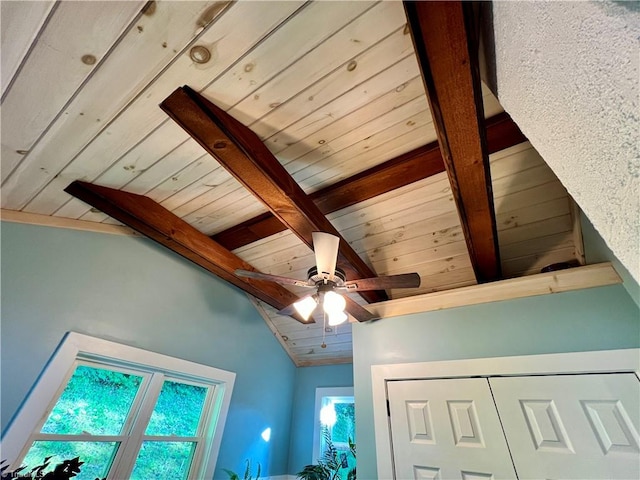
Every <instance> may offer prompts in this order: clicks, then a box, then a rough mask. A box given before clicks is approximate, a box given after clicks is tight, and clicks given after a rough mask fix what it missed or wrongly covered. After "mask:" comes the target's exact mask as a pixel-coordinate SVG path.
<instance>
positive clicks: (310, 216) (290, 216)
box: [160, 86, 387, 302]
mask: <svg viewBox="0 0 640 480" xmlns="http://www.w3.org/2000/svg"><path fill="white" fill-rule="evenodd" d="M160 107H161V108H162V109H163V110H164V111H165V112H166V113H167V114H168V115H169V116H170V117H171V118H172V119H173V120H175V121H176V123H178V125H180V126H181V127H182V128H184V129H185V130H186V131H187V133H189V135H191V137H193V139H194V140H196V141H197V142H198V143H199V144H200V145H202V147H203V148H204V149H205V150H206V151H207V152H209V153H210V154H211V155H212V156H213V157H214V158H216V159H217V160H218V161H219V162H220V164H221V165H222V166H223V167H224V168H226V169H227V170H228V171H229V173H231V174H232V175H233V176H234V177H235V178H236V179H237V180H238V181H239V182H240V183H241V184H242V185H244V186H245V187H246V188H247V189H248V190H249V191H250V192H251V193H252V194H253V195H254V196H255V197H256V198H257V199H258V200H260V201H261V202H262V203H263V204H264V205H265V206H266V207H267V208H268V209H269V210H270V211H271V213H273V215H274V216H276V217H277V218H278V219H279V220H280V221H281V222H282V223H283V224H284V225H285V226H286V227H287V228H288V229H290V230H291V231H292V232H293V233H294V234H296V236H298V238H300V240H302V241H303V242H304V243H306V244H307V245H308V246H309V247H310V248H313V240H312V236H311V234H312V233H313V232H316V231H321V232H326V233H330V234H332V235H335V236H337V237H339V238H340V250H339V253H338V264H339V266H340V267H341V268H342V269H343V270H345V272H346V273H347V278H348V279H349V280H352V279H354V280H355V279H358V278H368V277H375V276H376V274H375V272H374V271H373V270H371V268H369V266H368V265H367V264H366V263H365V262H364V261H363V260H362V259H361V258H360V257H359V256H358V254H357V253H356V252H355V250H353V248H351V246H350V245H349V244H348V243H347V242H346V241H345V240H344V239H343V238H342V237H341V236H340V234H339V233H338V231H337V230H336V229H335V227H334V226H333V225H332V224H331V222H329V220H327V218H326V217H325V216H324V214H323V213H322V212H321V211H320V209H318V207H316V205H315V204H314V203H313V201H312V200H311V199H310V198H309V197H308V196H307V195H306V194H305V193H304V191H303V190H302V188H300V186H299V185H298V184H297V183H296V182H295V180H294V179H293V178H292V177H291V175H289V173H288V172H287V170H286V169H285V168H284V167H283V166H282V165H281V164H280V162H279V161H278V160H277V159H276V158H275V157H274V156H273V154H272V153H271V152H270V151H269V149H267V147H266V146H265V145H264V144H263V143H262V141H261V140H260V139H259V138H258V136H257V135H256V134H255V133H253V132H252V131H251V130H250V129H249V128H248V127H246V126H245V125H243V124H242V123H240V122H238V121H237V120H236V119H235V118H233V117H231V116H230V115H229V114H227V113H226V112H225V111H223V110H221V109H220V108H218V107H217V106H215V105H214V104H212V103H211V102H209V101H208V100H207V99H206V98H204V97H203V96H202V95H200V94H199V93H197V92H196V91H194V90H192V89H191V88H189V87H187V86H185V87H182V88H178V89H177V90H176V91H174V92H173V93H172V94H171V95H169V97H167V98H166V99H165V100H164V101H163V102H162V104H161V105H160ZM361 295H362V296H363V297H364V298H365V299H366V300H367V301H369V302H378V301H382V300H386V299H387V296H386V294H385V292H384V291H370V292H361Z"/></svg>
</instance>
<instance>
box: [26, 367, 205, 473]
mask: <svg viewBox="0 0 640 480" xmlns="http://www.w3.org/2000/svg"><path fill="white" fill-rule="evenodd" d="M143 379H144V378H143V376H141V375H140V376H139V375H135V374H130V373H123V372H118V371H113V370H108V369H105V368H96V367H92V366H86V365H78V367H77V368H76V370H75V371H74V373H73V375H72V376H71V378H70V380H69V382H68V383H67V386H66V388H65V390H64V391H63V392H62V394H61V395H60V397H59V399H58V401H57V402H56V404H55V406H54V408H53V409H52V411H51V413H50V414H49V416H48V418H47V420H46V421H45V423H44V425H43V427H42V429H41V433H42V434H46V439H40V440H36V441H35V442H34V443H33V444H32V446H31V448H30V449H29V451H28V453H27V455H26V456H25V458H24V459H23V461H22V465H27V466H33V465H39V464H40V463H41V462H42V459H43V458H46V457H52V459H51V461H50V462H49V465H47V467H46V468H44V469H42V472H43V473H46V472H48V471H51V470H52V469H53V468H54V466H55V464H56V463H59V462H62V461H63V460H64V459H68V458H76V457H79V458H80V460H81V461H82V462H83V463H84V465H83V467H82V469H81V471H79V472H77V477H75V478H76V479H78V480H94V479H96V478H103V477H106V476H107V474H108V472H109V470H110V469H111V466H112V463H113V460H114V458H115V457H116V454H117V451H118V448H119V447H120V442H118V441H112V440H111V439H107V438H104V436H121V435H128V434H129V432H128V431H124V429H125V426H126V425H129V424H128V423H127V422H128V419H129V418H130V417H131V414H132V413H134V412H132V407H133V405H134V401H135V399H136V396H137V395H138V391H139V389H140V388H141V386H142V385H143ZM207 393H208V388H207V387H204V386H198V385H190V384H186V383H181V382H179V381H173V380H165V381H164V382H163V385H162V389H161V391H160V394H159V396H158V398H157V401H156V404H155V406H154V409H153V413H152V415H151V418H150V420H149V423H148V424H147V426H146V429H145V435H148V436H155V437H166V441H165V440H164V439H157V438H156V439H150V440H148V441H147V440H145V441H143V443H142V446H141V448H140V451H139V452H138V457H137V459H136V463H135V466H134V469H133V472H132V473H131V476H130V479H131V480H134V479H139V480H147V479H151V478H172V479H180V478H187V476H188V473H189V470H190V467H191V462H192V459H193V454H194V451H195V445H196V443H195V442H193V441H186V439H185V440H183V441H176V437H187V438H188V437H195V436H197V434H198V427H199V424H200V418H201V415H202V411H203V407H204V404H205V401H206V398H207ZM129 422H130V420H129ZM129 429H130V426H129V427H128V428H127V430H129ZM65 435H84V436H90V437H85V438H88V439H87V440H86V441H78V440H73V441H71V440H67V439H66V438H65ZM101 436H103V438H104V439H101Z"/></svg>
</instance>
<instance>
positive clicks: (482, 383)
mask: <svg viewBox="0 0 640 480" xmlns="http://www.w3.org/2000/svg"><path fill="white" fill-rule="evenodd" d="M387 386H388V398H389V411H390V415H391V419H390V423H391V437H392V444H393V458H394V464H395V478H396V479H398V480H409V479H442V480H444V479H447V480H449V479H463V480H480V479H497V478H516V475H515V472H514V470H513V464H512V462H511V457H510V456H509V451H508V449H507V445H506V442H505V438H504V434H503V432H502V428H501V427H500V421H499V419H498V415H497V413H496V408H495V405H494V403H493V399H492V397H491V391H490V390H489V384H488V382H487V380H486V379H483V378H463V379H452V380H406V381H390V382H389V383H388V384H387Z"/></svg>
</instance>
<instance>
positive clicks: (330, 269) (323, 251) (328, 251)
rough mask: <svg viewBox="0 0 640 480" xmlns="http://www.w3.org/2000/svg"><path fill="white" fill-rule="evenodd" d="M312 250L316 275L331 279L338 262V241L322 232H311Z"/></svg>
mask: <svg viewBox="0 0 640 480" xmlns="http://www.w3.org/2000/svg"><path fill="white" fill-rule="evenodd" d="M311 235H312V236H313V250H314V252H315V254H316V267H317V268H318V275H325V274H326V275H328V276H329V277H333V274H334V272H335V271H336V262H337V260H338V248H339V246H340V239H339V238H338V237H336V236H335V235H331V234H330V233H324V232H313V233H312V234H311Z"/></svg>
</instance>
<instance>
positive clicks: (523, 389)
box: [490, 373, 640, 480]
mask: <svg viewBox="0 0 640 480" xmlns="http://www.w3.org/2000/svg"><path fill="white" fill-rule="evenodd" d="M490 384H491V389H492V390H493V395H494V398H495V402H496V406H497V407H498V412H499V414H500V419H501V421H502V424H503V427H504V431H505V434H506V436H507V442H508V443H509V447H510V449H511V453H512V455H513V460H514V463H515V466H516V470H517V472H518V477H519V478H520V480H523V479H529V478H546V479H552V478H562V479H605V478H606V479H638V478H640V453H639V450H638V443H639V439H638V430H639V424H640V420H639V417H640V382H639V381H638V378H637V377H636V376H635V375H633V374H631V373H624V374H606V375H558V376H540V377H511V378H509V377H503V378H491V379H490Z"/></svg>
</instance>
